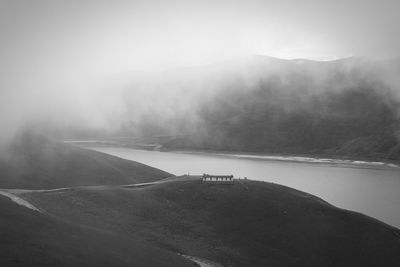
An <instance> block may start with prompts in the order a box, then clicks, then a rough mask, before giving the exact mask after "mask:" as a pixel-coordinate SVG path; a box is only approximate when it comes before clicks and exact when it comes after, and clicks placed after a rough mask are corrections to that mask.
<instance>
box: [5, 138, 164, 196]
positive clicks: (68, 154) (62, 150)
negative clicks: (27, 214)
mask: <svg viewBox="0 0 400 267" xmlns="http://www.w3.org/2000/svg"><path fill="white" fill-rule="evenodd" d="M2 152H3V153H1V154H0V188H25V189H28V188H30V189H50V188H59V187H70V186H82V185H118V184H130V183H139V182H151V181H155V180H159V179H162V178H166V177H169V176H171V174H169V173H167V172H164V171H161V170H159V169H156V168H153V167H150V166H147V165H144V164H141V163H138V162H134V161H129V160H124V159H121V158H117V157H114V156H110V155H107V154H103V153H100V152H96V151H91V150H86V149H82V148H78V147H74V146H71V145H66V144H62V143H59V142H55V141H50V140H49V139H47V138H45V137H43V136H40V135H36V134H32V133H25V134H22V135H20V136H18V137H17V138H16V139H15V140H14V142H13V144H12V145H11V146H10V147H8V148H7V150H6V151H2Z"/></svg>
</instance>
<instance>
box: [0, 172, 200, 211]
mask: <svg viewBox="0 0 400 267" xmlns="http://www.w3.org/2000/svg"><path fill="white" fill-rule="evenodd" d="M198 177H199V176H189V175H182V176H172V177H167V178H164V179H162V180H159V181H155V182H148V183H136V184H127V185H88V186H74V187H61V188H54V189H1V188H0V195H2V196H5V197H7V198H8V199H10V200H11V201H13V202H15V203H16V204H18V205H20V206H23V207H25V208H28V209H31V210H34V211H38V212H41V213H43V211H41V210H40V209H39V208H37V207H35V206H34V205H33V204H31V203H29V202H28V201H26V200H24V199H23V198H22V197H21V195H23V194H25V193H50V192H65V191H70V190H74V189H79V188H91V189H102V188H106V187H121V188H141V187H147V186H151V185H156V184H162V183H168V182H173V181H182V180H193V179H197V178H198Z"/></svg>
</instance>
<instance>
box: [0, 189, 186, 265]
mask: <svg viewBox="0 0 400 267" xmlns="http://www.w3.org/2000/svg"><path fill="white" fill-rule="evenodd" d="M0 236H1V242H0V266H4V267H14V266H40V267H53V266H59V267H64V266H65V267H67V266H81V267H91V266H99V267H109V266H116V267H117V266H118V267H125V266H126V267H128V266H143V267H144V266H166V267H167V266H171V267H172V266H174V267H175V266H193V265H192V264H191V263H190V262H188V261H186V260H185V259H183V258H181V257H180V256H178V255H176V254H174V253H170V252H168V251H162V250H160V249H157V248H154V247H151V246H150V245H148V244H146V242H143V240H137V239H132V238H127V237H122V236H120V235H116V234H115V233H110V232H105V231H100V230H95V229H91V228H89V227H80V226H76V225H73V224H70V223H65V222H62V221H60V220H57V219H54V218H51V217H49V216H46V215H42V214H39V213H37V212H35V211H31V210H28V209H26V208H23V207H21V206H18V205H16V204H15V203H12V202H10V201H8V200H7V199H6V198H4V197H2V196H0Z"/></svg>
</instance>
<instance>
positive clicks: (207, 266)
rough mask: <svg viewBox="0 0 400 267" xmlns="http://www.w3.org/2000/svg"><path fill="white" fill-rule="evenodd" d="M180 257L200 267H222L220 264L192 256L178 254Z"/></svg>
mask: <svg viewBox="0 0 400 267" xmlns="http://www.w3.org/2000/svg"><path fill="white" fill-rule="evenodd" d="M180 255H181V256H182V257H184V258H186V259H188V260H191V261H193V262H194V263H196V264H197V265H199V266H200V267H224V266H222V265H221V264H218V263H216V262H212V261H210V260H206V259H202V258H199V257H194V256H189V255H184V254H180Z"/></svg>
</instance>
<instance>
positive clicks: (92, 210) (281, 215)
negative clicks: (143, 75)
mask: <svg viewBox="0 0 400 267" xmlns="http://www.w3.org/2000/svg"><path fill="white" fill-rule="evenodd" d="M22 196H23V197H24V198H25V199H27V200H29V201H30V202H31V203H33V204H34V205H36V206H37V207H39V208H40V209H42V210H45V211H46V212H47V213H48V214H51V216H54V217H56V218H58V219H59V220H62V221H71V222H74V223H76V224H79V225H81V226H85V227H87V226H90V227H93V228H96V229H98V230H99V231H107V232H110V233H113V234H122V235H123V236H125V237H129V238H133V239H139V240H140V239H145V240H147V241H148V242H150V243H151V244H153V245H154V246H155V247H158V248H162V249H164V250H166V251H174V252H179V253H183V254H187V255H192V256H196V257H200V258H206V259H209V260H212V261H215V262H218V263H220V264H223V265H225V266H395V265H396V264H397V263H398V262H399V261H400V231H399V230H398V229H395V228H393V227H390V226H388V225H386V224H384V223H381V222H379V221H377V220H375V219H372V218H369V217H367V216H364V215H361V214H358V213H355V212H350V211H346V210H342V209H338V208H336V207H333V206H331V205H329V204H328V203H326V202H324V201H322V200H321V199H318V198H316V197H314V196H312V195H309V194H306V193H303V192H299V191H297V190H294V189H290V188H287V187H283V186H279V185H276V184H270V183H265V182H255V181H243V183H240V182H236V184H235V185H233V186H210V185H207V184H201V183H200V181H199V180H198V179H191V180H187V179H182V180H178V181H171V182H164V183H161V184H157V185H152V186H149V187H144V188H142V187H140V188H122V187H120V188H117V187H109V188H107V187H104V188H77V189H72V190H68V191H62V192H48V193H40V192H36V193H35V192H31V193H26V194H23V195H22Z"/></svg>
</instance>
